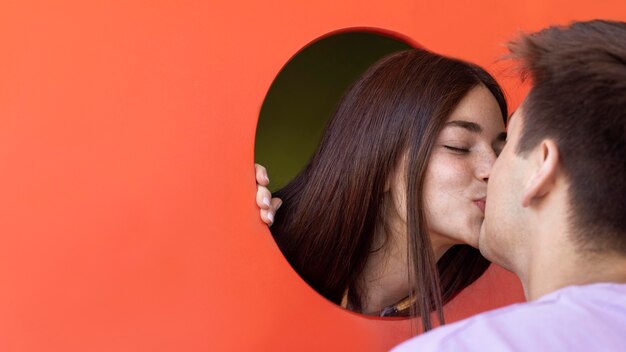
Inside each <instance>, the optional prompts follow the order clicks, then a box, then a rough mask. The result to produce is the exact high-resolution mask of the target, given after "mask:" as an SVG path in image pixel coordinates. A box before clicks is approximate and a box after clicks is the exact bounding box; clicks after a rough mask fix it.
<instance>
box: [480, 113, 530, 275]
mask: <svg viewBox="0 0 626 352" xmlns="http://www.w3.org/2000/svg"><path fill="white" fill-rule="evenodd" d="M523 122H524V114H523V111H522V108H520V109H518V110H517V111H516V112H515V113H514V114H513V116H512V117H511V121H510V123H509V126H508V131H507V132H508V137H507V143H506V145H505V146H504V149H502V152H501V153H500V156H499V157H498V159H497V160H496V162H495V164H494V165H493V168H492V169H491V175H490V177H489V183H488V186H487V203H486V207H485V221H484V222H483V225H482V227H481V230H480V236H479V239H478V246H479V249H480V251H481V253H482V254H483V255H484V256H485V257H486V258H487V259H489V260H491V261H493V262H495V263H497V264H499V265H501V266H503V267H505V268H507V269H509V270H512V271H515V267H516V263H517V262H518V261H519V260H520V258H521V256H522V254H523V249H524V243H525V236H524V219H523V215H522V214H523V208H522V192H523V189H524V184H525V181H524V180H525V179H526V178H525V172H527V170H526V164H525V163H526V162H527V160H526V159H524V158H523V157H522V156H521V155H517V154H516V153H515V151H516V149H517V145H518V142H519V138H520V134H521V130H522V125H523Z"/></svg>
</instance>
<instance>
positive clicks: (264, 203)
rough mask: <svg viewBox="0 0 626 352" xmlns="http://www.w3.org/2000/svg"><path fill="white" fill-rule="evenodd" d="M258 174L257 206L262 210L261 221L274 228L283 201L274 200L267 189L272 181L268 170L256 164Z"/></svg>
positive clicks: (255, 169)
mask: <svg viewBox="0 0 626 352" xmlns="http://www.w3.org/2000/svg"><path fill="white" fill-rule="evenodd" d="M254 171H255V172H256V183H257V185H256V187H257V188H256V204H257V206H258V207H259V208H260V209H261V220H262V221H263V222H264V223H266V224H268V225H269V226H272V224H273V223H274V215H276V211H277V210H278V208H280V206H281V204H283V201H282V200H280V198H272V193H271V192H270V191H269V189H267V188H266V187H265V186H267V185H268V184H269V183H270V179H269V178H268V177H267V170H265V168H264V167H263V166H261V165H259V164H254Z"/></svg>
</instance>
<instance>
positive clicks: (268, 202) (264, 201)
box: [263, 197, 271, 207]
mask: <svg viewBox="0 0 626 352" xmlns="http://www.w3.org/2000/svg"><path fill="white" fill-rule="evenodd" d="M263 204H265V205H267V206H268V207H269V206H270V205H271V203H270V199H269V198H267V197H263Z"/></svg>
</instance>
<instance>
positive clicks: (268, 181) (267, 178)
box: [263, 175, 270, 183]
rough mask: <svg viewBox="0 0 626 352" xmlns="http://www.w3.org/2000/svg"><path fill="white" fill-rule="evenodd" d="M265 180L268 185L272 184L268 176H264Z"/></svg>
mask: <svg viewBox="0 0 626 352" xmlns="http://www.w3.org/2000/svg"><path fill="white" fill-rule="evenodd" d="M263 177H264V178H265V181H267V183H270V178H269V177H267V175H265V176H263Z"/></svg>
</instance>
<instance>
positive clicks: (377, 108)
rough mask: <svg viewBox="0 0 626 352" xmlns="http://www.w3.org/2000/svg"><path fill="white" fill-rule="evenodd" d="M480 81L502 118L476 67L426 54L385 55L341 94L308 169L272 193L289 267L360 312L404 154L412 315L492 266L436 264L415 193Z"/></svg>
mask: <svg viewBox="0 0 626 352" xmlns="http://www.w3.org/2000/svg"><path fill="white" fill-rule="evenodd" d="M481 84H482V85H484V86H486V87H487V88H488V89H489V90H490V91H491V93H493V95H494V97H495V98H496V100H497V101H498V104H499V105H500V109H501V111H502V118H503V119H504V120H505V121H506V116H507V107H506V102H505V99H504V95H503V94H502V91H501V89H500V87H499V86H498V84H497V83H496V81H495V80H494V79H493V78H492V77H491V76H490V75H489V74H488V73H487V72H486V71H485V70H483V69H482V68H480V67H478V66H476V65H473V64H470V63H467V62H463V61H460V60H456V59H451V58H447V57H443V56H440V55H437V54H434V53H431V52H428V51H425V50H421V49H412V50H407V51H403V52H400V53H396V54H393V55H391V56H388V57H386V58H384V59H382V60H381V61H379V62H378V63H376V64H375V65H374V66H372V67H371V68H370V69H369V70H368V71H367V72H365V73H364V74H363V75H362V76H361V77H360V79H359V80H358V81H356V82H355V83H354V84H353V85H352V87H351V88H350V89H349V90H348V91H347V92H346V94H345V95H344V97H343V98H342V100H341V102H340V103H339V105H338V107H337V110H336V111H335V113H334V115H333V116H332V118H331V119H330V120H329V122H328V125H327V126H326V129H325V131H324V135H323V137H322V140H321V142H320V144H319V146H318V148H317V150H316V152H315V153H314V155H313V156H312V157H311V159H310V161H309V163H308V165H307V166H306V167H305V168H304V169H303V170H302V171H301V172H300V173H299V174H298V175H297V176H296V177H295V178H294V179H293V180H292V181H291V182H290V183H289V184H288V185H286V186H285V187H283V188H282V189H281V190H279V191H278V192H276V196H278V197H280V198H282V199H283V206H282V207H281V209H280V211H279V212H278V213H277V215H276V219H275V222H274V225H273V226H272V228H271V230H272V234H273V235H274V238H275V239H276V242H277V243H278V245H279V247H280V249H281V250H282V252H283V253H284V255H285V257H286V258H287V260H288V261H289V263H290V264H291V265H292V266H293V267H294V269H295V270H296V271H297V272H298V273H299V274H300V275H301V276H302V277H303V278H304V280H306V282H308V283H309V284H310V285H311V286H312V287H313V288H314V289H315V290H317V291H318V292H319V293H320V294H322V295H323V296H324V297H326V298H328V299H329V300H331V301H333V302H335V303H337V304H339V303H340V302H341V299H342V296H343V295H344V292H346V289H348V292H349V301H350V302H351V305H352V306H353V307H355V309H356V310H358V309H360V306H361V296H362V293H363V288H362V287H360V286H359V277H360V275H361V273H362V271H363V268H364V266H365V263H366V261H367V259H368V256H369V255H370V253H371V251H372V245H373V240H374V234H375V230H376V228H377V226H381V223H383V222H384V220H383V217H382V214H383V212H384V208H383V204H384V197H385V183H386V181H387V180H388V179H389V178H390V176H391V174H392V172H393V171H394V169H395V168H396V166H397V165H398V164H399V161H400V158H401V156H402V155H403V154H404V153H405V152H408V154H407V155H408V163H407V169H406V175H407V177H406V180H407V188H406V189H407V213H408V214H407V233H408V258H409V273H410V282H409V284H410V286H409V287H410V292H407V295H410V296H412V298H414V304H413V307H412V310H411V311H412V313H413V314H415V316H420V317H421V322H422V326H423V329H424V330H429V329H431V327H432V321H431V314H430V313H431V312H432V311H433V310H435V311H437V312H438V320H439V323H443V321H444V318H443V313H442V306H443V304H444V303H446V302H447V301H449V300H450V299H452V297H454V296H455V295H456V294H457V293H458V292H459V291H461V290H462V289H463V288H465V287H466V286H468V285H469V284H471V283H472V282H474V281H475V280H476V279H477V278H478V277H480V276H481V275H482V274H483V272H484V271H485V270H486V269H487V267H488V266H489V262H488V261H487V260H486V259H485V258H483V257H482V256H481V255H480V253H479V251H478V250H476V249H475V248H472V247H470V246H467V245H458V246H454V247H452V248H451V249H450V250H448V251H447V252H446V254H445V255H444V256H443V257H442V258H441V259H440V260H439V261H438V262H436V261H435V258H434V254H433V250H432V246H431V242H430V237H429V232H428V224H427V223H426V217H425V212H424V204H423V197H422V194H423V192H422V190H423V187H424V177H425V174H426V168H427V167H428V161H429V157H430V155H431V151H432V149H433V144H434V142H435V140H436V138H437V136H438V135H439V132H440V131H441V129H442V128H443V125H444V124H445V122H446V120H447V118H448V116H449V115H450V114H451V113H452V111H453V110H454V108H455V107H456V106H457V104H458V103H459V102H460V101H461V99H462V98H463V97H464V96H465V95H466V94H467V93H468V92H469V91H470V90H471V89H472V88H473V87H475V86H477V85H481Z"/></svg>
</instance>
